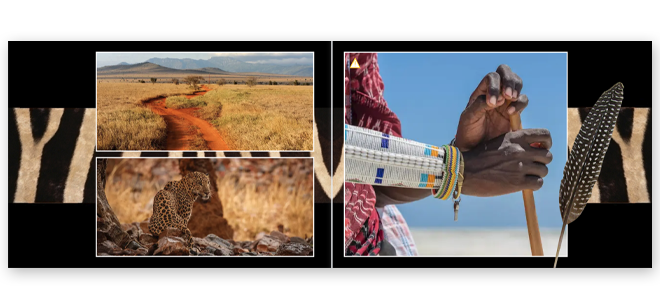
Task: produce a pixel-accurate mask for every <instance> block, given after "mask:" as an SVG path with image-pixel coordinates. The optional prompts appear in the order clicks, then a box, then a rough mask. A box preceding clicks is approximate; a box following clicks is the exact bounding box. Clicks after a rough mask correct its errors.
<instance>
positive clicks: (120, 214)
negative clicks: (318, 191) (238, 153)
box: [105, 159, 314, 241]
mask: <svg viewBox="0 0 660 300" xmlns="http://www.w3.org/2000/svg"><path fill="white" fill-rule="evenodd" d="M278 160H281V159H278ZM291 160H293V159H287V161H291ZM156 161H162V162H163V163H159V162H156ZM214 161H215V160H214ZM257 161H262V160H257ZM263 161H264V162H266V160H263ZM305 163H307V164H309V166H308V167H306V169H307V170H308V174H307V173H306V174H294V176H293V177H290V178H288V177H287V178H282V176H279V175H274V177H273V180H272V182H271V183H270V184H267V185H266V186H264V185H263V183H262V184H261V185H260V184H259V183H258V182H257V181H255V179H254V178H251V177H249V176H247V175H246V174H245V173H243V175H242V174H241V173H239V172H231V171H229V170H227V171H226V172H223V174H220V173H219V176H218V181H217V185H218V189H219V191H218V196H219V198H220V200H221V201H222V205H223V210H224V218H225V219H227V221H228V222H229V224H230V225H231V226H232V228H234V237H233V238H234V239H235V240H238V241H245V240H253V239H254V238H255V235H256V234H257V233H259V232H262V231H264V232H270V231H272V230H276V229H277V227H278V225H283V226H284V228H285V232H286V234H287V235H289V236H299V237H305V236H307V237H309V236H312V235H313V233H314V227H313V215H314V214H313V210H314V209H313V205H314V204H313V184H314V182H313V175H312V166H311V160H310V159H306V160H305ZM281 168H286V166H282V167H281ZM154 170H156V171H154ZM290 170H291V169H281V171H280V172H279V173H278V172H277V171H274V172H273V174H286V173H288V172H290ZM107 172H108V176H107V182H106V187H105V193H106V196H107V199H108V203H109V204H110V207H112V209H113V211H114V212H115V214H116V215H117V218H118V219H119V221H120V222H121V223H131V222H141V221H145V220H148V219H149V217H151V214H152V213H153V211H152V209H153V208H152V205H153V197H154V196H155V195H156V193H157V192H158V191H159V190H160V189H162V188H163V187H164V186H165V184H166V183H167V182H168V181H170V180H180V179H181V176H180V175H179V174H178V160H175V159H111V160H109V162H108V170H107ZM152 174H156V175H152Z"/></svg>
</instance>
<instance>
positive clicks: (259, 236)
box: [254, 231, 266, 240]
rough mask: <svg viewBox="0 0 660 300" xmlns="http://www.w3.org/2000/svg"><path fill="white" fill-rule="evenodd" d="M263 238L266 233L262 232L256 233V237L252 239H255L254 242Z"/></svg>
mask: <svg viewBox="0 0 660 300" xmlns="http://www.w3.org/2000/svg"><path fill="white" fill-rule="evenodd" d="M264 236H266V233H265V232H263V231H262V232H259V233H257V235H256V236H255V237H254V239H255V240H260V239H262V238H263V237H264Z"/></svg>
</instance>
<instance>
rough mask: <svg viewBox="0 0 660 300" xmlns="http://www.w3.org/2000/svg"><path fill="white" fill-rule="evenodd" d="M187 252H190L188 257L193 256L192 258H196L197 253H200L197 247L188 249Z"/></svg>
mask: <svg viewBox="0 0 660 300" xmlns="http://www.w3.org/2000/svg"><path fill="white" fill-rule="evenodd" d="M189 251H190V255H194V256H198V255H199V253H200V251H199V249H198V248H197V247H192V248H190V250H189Z"/></svg>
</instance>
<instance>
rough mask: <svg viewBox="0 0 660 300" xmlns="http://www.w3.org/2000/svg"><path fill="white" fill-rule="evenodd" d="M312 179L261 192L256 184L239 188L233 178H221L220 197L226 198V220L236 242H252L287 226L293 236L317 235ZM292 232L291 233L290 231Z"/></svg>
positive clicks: (224, 199) (275, 185)
mask: <svg viewBox="0 0 660 300" xmlns="http://www.w3.org/2000/svg"><path fill="white" fill-rule="evenodd" d="M312 185H313V182H312V176H311V174H310V176H309V180H300V181H298V182H297V185H296V186H294V187H291V186H284V185H281V184H279V183H273V184H271V185H270V186H268V188H267V189H266V190H265V191H259V192H257V188H256V186H255V185H254V184H249V185H246V186H244V187H243V188H239V189H236V188H235V183H234V181H233V180H231V179H230V178H229V177H227V176H225V177H224V178H219V179H218V190H219V191H218V196H219V197H220V199H222V206H223V207H222V209H223V211H224V217H225V219H227V222H229V225H231V227H232V228H234V239H235V240H238V241H245V240H252V239H254V237H255V235H256V234H257V233H259V232H262V231H263V232H266V233H268V232H271V231H273V230H276V229H277V225H279V224H281V225H284V228H285V231H286V234H287V235H289V236H299V237H303V238H304V237H306V236H307V237H310V236H312V235H313V234H314V222H313V220H314V208H313V207H314V203H313V202H314V201H313V196H312ZM287 230H288V231H287Z"/></svg>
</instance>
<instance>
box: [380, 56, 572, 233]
mask: <svg viewBox="0 0 660 300" xmlns="http://www.w3.org/2000/svg"><path fill="white" fill-rule="evenodd" d="M378 63H379V65H380V73H381V76H382V77H383V82H384V84H385V91H384V96H385V99H386V100H387V103H388V105H389V106H390V108H391V109H392V111H394V112H395V113H396V114H397V115H398V117H399V119H400V120H401V124H402V131H403V136H404V137H405V138H408V139H413V140H416V141H419V142H425V143H429V144H435V145H443V144H448V143H449V142H450V141H451V140H452V138H453V137H454V135H455V134H456V126H457V125H458V119H459V116H460V114H461V112H462V111H463V109H465V105H466V104H467V101H468V98H469V96H470V94H471V93H472V92H473V91H474V89H475V88H476V87H477V85H478V84H479V82H480V81H481V79H482V78H483V77H484V76H485V75H486V74H487V73H489V72H493V71H495V70H496V69H497V67H498V66H499V65H500V64H508V65H509V66H510V67H511V69H512V70H513V71H514V72H516V73H517V74H518V75H519V76H520V77H521V78H522V80H523V89H522V93H523V94H526V95H527V96H528V98H529V106H528V107H527V108H526V109H525V111H523V113H522V125H523V128H547V129H548V130H550V133H551V134H552V140H553V146H552V149H551V151H552V153H553V156H554V159H553V161H552V163H550V164H549V165H548V169H549V173H548V176H546V177H545V178H544V180H545V183H544V185H543V187H542V188H541V189H540V190H539V191H537V192H535V193H534V196H535V200H536V212H537V215H538V221H539V226H540V227H558V228H560V227H561V224H562V222H561V216H560V214H559V202H558V201H559V183H560V181H561V178H562V175H563V170H564V165H565V163H566V82H567V81H566V54H565V53H380V54H379V55H378ZM462 199H463V200H462V201H461V205H460V210H459V217H458V222H454V217H453V216H454V211H453V202H452V201H442V200H438V199H435V198H433V197H428V198H426V199H423V200H420V201H417V202H414V203H410V204H404V205H398V206H397V207H398V208H399V210H400V211H401V212H402V213H403V215H404V217H405V218H406V221H407V222H408V225H409V226H410V227H525V226H526V221H525V211H524V205H523V200H522V194H521V193H515V194H510V195H505V196H499V197H489V198H479V197H471V196H462Z"/></svg>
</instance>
